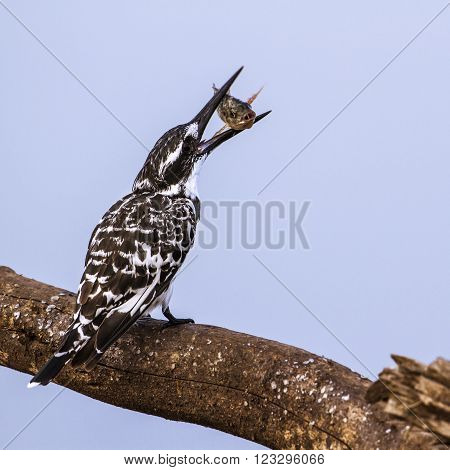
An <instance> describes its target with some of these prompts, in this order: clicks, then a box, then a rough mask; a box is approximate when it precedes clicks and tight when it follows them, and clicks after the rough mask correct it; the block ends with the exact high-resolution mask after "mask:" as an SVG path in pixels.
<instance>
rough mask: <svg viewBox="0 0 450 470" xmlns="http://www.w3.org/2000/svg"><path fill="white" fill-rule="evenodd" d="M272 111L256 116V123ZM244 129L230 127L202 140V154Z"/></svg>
mask: <svg viewBox="0 0 450 470" xmlns="http://www.w3.org/2000/svg"><path fill="white" fill-rule="evenodd" d="M271 112H272V111H266V112H265V113H262V114H259V115H258V116H256V118H255V122H254V124H256V123H257V122H258V121H261V119H264V118H265V117H266V116H267V115H268V114H270V113H271ZM243 130H245V129H241V130H235V129H228V130H226V131H224V132H221V133H220V134H217V135H216V136H214V137H212V138H211V139H209V140H202V141H201V142H200V144H199V146H198V148H199V150H198V152H199V153H200V154H204V153H210V152H212V151H213V150H214V149H215V148H216V147H218V146H219V145H220V144H223V143H224V142H226V141H227V140H229V139H231V138H232V137H234V136H235V135H238V134H240V133H241V132H242V131H243Z"/></svg>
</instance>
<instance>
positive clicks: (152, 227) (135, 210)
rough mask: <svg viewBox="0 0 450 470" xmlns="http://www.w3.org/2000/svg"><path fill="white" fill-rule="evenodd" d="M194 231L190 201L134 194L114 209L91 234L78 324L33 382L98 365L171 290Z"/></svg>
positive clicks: (194, 224)
mask: <svg viewBox="0 0 450 470" xmlns="http://www.w3.org/2000/svg"><path fill="white" fill-rule="evenodd" d="M195 227H196V211H195V207H194V204H193V202H192V201H191V200H190V199H186V198H174V199H172V198H170V197H168V196H161V195H156V196H151V195H150V194H145V193H144V194H139V195H135V194H131V195H128V196H126V197H125V198H123V199H121V200H120V201H118V202H117V203H116V204H115V205H114V206H112V207H111V208H110V209H109V211H108V212H107V213H106V214H105V215H104V216H103V218H102V220H101V221H100V223H99V224H98V225H97V227H96V228H95V229H94V232H93V234H92V237H91V241H90V243H89V249H88V253H87V256H86V263H85V271H84V273H83V276H82V278H81V282H80V286H79V288H78V295H77V307H76V313H75V315H74V320H73V322H72V324H71V325H70V327H69V329H68V330H67V332H66V334H65V337H64V339H63V342H62V345H61V347H60V348H59V350H58V351H57V352H56V353H55V355H54V357H53V358H52V359H50V361H49V362H48V363H47V364H46V366H44V368H43V369H42V371H41V372H42V373H43V374H41V372H39V373H38V374H37V376H36V377H35V379H36V380H35V379H33V381H35V382H39V383H48V381H49V380H51V379H52V378H53V377H54V376H55V375H56V374H57V373H58V372H59V370H60V369H61V368H62V367H63V366H64V365H65V364H66V363H67V362H69V360H71V359H72V365H73V366H74V367H77V366H80V365H86V364H87V365H88V366H89V365H90V366H93V365H95V363H96V362H97V360H98V358H99V357H101V355H102V354H103V353H104V352H105V350H106V349H107V348H108V347H109V346H110V345H111V344H112V343H113V342H114V341H116V340H117V339H118V338H119V337H120V336H121V335H122V334H123V333H125V331H127V330H128V328H129V327H130V326H131V325H132V324H133V323H134V322H135V321H136V319H137V318H139V316H140V315H141V314H142V313H143V312H144V310H145V309H146V308H147V307H148V306H149V305H150V304H151V303H152V302H153V301H154V300H155V299H156V298H157V297H159V296H160V295H161V294H162V293H164V292H165V290H166V289H167V288H168V287H169V285H170V282H171V280H172V279H173V277H174V276H175V273H176V272H177V270H178V269H179V267H180V266H181V264H182V263H183V261H184V259H185V257H186V255H187V253H188V251H189V249H190V248H191V246H192V244H193V241H194V235H195ZM52 360H54V362H53V367H50V365H51V364H50V363H51V362H52ZM46 367H47V372H48V373H44V372H45V369H46ZM53 369H57V370H56V373H54V372H55V371H54V370H53ZM52 374H53V377H50V378H48V375H52ZM39 375H41V376H40V377H39ZM40 379H41V380H40Z"/></svg>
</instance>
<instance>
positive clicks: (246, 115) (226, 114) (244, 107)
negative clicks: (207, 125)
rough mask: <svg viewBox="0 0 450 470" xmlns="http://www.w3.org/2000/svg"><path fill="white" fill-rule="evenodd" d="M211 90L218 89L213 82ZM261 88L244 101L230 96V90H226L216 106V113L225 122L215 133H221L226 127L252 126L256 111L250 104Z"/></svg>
mask: <svg viewBox="0 0 450 470" xmlns="http://www.w3.org/2000/svg"><path fill="white" fill-rule="evenodd" d="M213 90H214V93H217V91H218V89H217V88H216V86H215V85H214V84H213ZM261 90H262V88H261V89H260V90H259V91H258V92H257V93H255V94H254V95H253V96H251V97H250V98H249V99H248V100H247V101H246V102H244V101H241V100H239V99H237V98H235V97H234V96H231V95H230V92H228V93H227V94H226V95H225V96H224V98H223V100H222V101H221V103H220V104H219V106H218V107H217V114H218V115H219V117H220V119H222V121H223V122H224V123H225V126H224V127H222V129H220V130H219V131H218V132H216V135H217V134H219V133H221V132H222V131H223V130H224V129H226V128H227V127H229V128H231V129H234V130H236V131H241V130H243V129H250V127H252V126H253V124H254V122H255V118H256V113H255V111H253V109H252V107H251V104H252V103H253V101H255V99H256V97H257V96H258V95H259V93H260V92H261Z"/></svg>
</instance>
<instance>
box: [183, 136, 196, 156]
mask: <svg viewBox="0 0 450 470" xmlns="http://www.w3.org/2000/svg"><path fill="white" fill-rule="evenodd" d="M194 151H195V140H194V139H193V138H192V137H187V138H186V140H185V141H184V143H183V149H182V152H183V154H185V155H190V154H192V153H194Z"/></svg>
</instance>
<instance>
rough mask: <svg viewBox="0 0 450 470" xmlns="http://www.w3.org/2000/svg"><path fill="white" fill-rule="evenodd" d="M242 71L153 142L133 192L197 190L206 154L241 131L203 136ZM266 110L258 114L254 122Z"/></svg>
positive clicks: (265, 114) (170, 192) (188, 191)
mask: <svg viewBox="0 0 450 470" xmlns="http://www.w3.org/2000/svg"><path fill="white" fill-rule="evenodd" d="M241 71H242V67H241V68H240V69H239V70H238V71H237V72H236V73H235V74H234V75H233V76H232V77H231V78H230V79H229V80H228V81H227V82H226V83H225V84H224V85H223V86H222V87H221V88H220V89H219V90H218V91H217V92H216V93H215V95H214V96H213V97H212V98H211V99H210V100H209V101H208V102H207V103H206V105H205V106H204V107H203V108H202V110H201V111H200V112H199V113H198V114H197V115H196V116H195V117H194V119H192V120H191V121H190V122H188V123H187V124H182V125H180V126H176V127H174V128H173V129H171V130H170V131H167V132H166V133H165V134H164V135H163V136H162V137H161V138H160V139H159V140H158V141H157V142H156V144H155V146H154V147H153V149H152V150H151V151H150V153H149V155H148V157H147V160H146V161H145V164H144V166H143V168H142V169H141V171H140V172H139V174H138V176H137V177H136V180H135V182H134V186H133V189H134V190H135V191H139V190H156V191H158V192H165V193H167V194H180V193H182V192H184V193H185V194H186V195H187V196H189V195H190V194H191V193H195V192H196V177H197V174H198V171H199V169H200V166H201V164H202V163H203V162H204V160H205V159H206V157H207V156H208V155H209V154H210V153H211V152H212V150H214V149H215V148H216V147H218V146H219V145H220V144H222V143H223V142H225V141H227V140H229V139H230V138H231V137H233V136H235V135H236V134H239V133H240V132H241V130H233V129H229V130H227V131H225V132H222V133H220V134H218V135H215V136H214V137H212V138H211V139H208V140H204V139H203V134H204V132H205V129H206V126H207V125H208V122H209V120H210V119H211V117H212V115H213V114H214V112H215V111H216V109H217V107H218V106H219V104H220V102H221V101H222V99H223V98H224V96H225V95H226V93H227V91H228V90H229V89H230V87H231V85H232V84H233V82H234V81H235V80H236V78H237V76H238V75H239V74H240V73H241ZM269 112H270V111H269ZM269 112H267V113H263V114H261V115H260V116H258V117H257V118H256V119H255V122H257V121H259V120H261V119H262V118H264V117H265V116H267V114H269Z"/></svg>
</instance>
